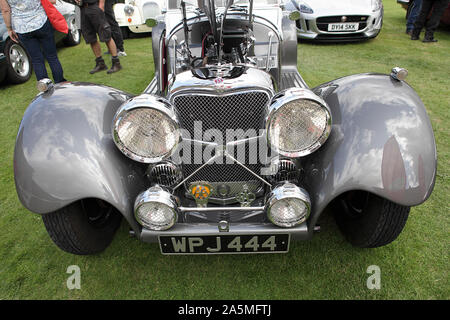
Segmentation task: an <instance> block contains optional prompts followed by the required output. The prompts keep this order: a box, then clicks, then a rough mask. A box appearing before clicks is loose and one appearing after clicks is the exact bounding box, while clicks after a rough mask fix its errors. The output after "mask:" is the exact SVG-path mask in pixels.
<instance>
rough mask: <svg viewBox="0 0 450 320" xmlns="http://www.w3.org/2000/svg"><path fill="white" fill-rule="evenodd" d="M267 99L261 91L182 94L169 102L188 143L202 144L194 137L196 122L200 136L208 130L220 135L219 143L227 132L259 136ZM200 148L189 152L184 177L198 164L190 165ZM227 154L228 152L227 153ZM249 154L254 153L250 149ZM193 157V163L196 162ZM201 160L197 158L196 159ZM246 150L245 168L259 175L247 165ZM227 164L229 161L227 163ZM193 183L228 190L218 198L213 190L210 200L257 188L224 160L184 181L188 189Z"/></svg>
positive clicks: (250, 177)
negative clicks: (221, 186) (220, 186)
mask: <svg viewBox="0 0 450 320" xmlns="http://www.w3.org/2000/svg"><path fill="white" fill-rule="evenodd" d="M269 99H270V97H269V95H268V94H267V93H266V92H264V91H248V92H237V93H234V94H227V95H209V94H203V95H202V94H198V93H196V94H191V95H188V94H183V95H177V96H176V97H175V98H173V103H174V105H175V107H176V109H177V111H178V113H179V115H180V120H181V125H182V127H183V129H186V130H187V131H188V132H189V133H190V135H191V138H192V139H195V140H203V137H196V136H194V122H196V121H200V122H201V124H202V133H203V132H205V131H206V130H209V129H216V130H218V131H220V132H221V133H222V137H223V143H224V144H225V143H226V142H228V141H226V139H227V137H226V133H227V129H242V131H241V133H245V132H246V131H247V130H249V129H253V130H255V132H256V133H257V134H259V129H260V128H262V117H263V114H264V109H265V106H266V105H267V103H268V102H269ZM245 137H246V136H244V135H243V134H241V135H239V134H236V137H235V140H238V139H242V138H245ZM203 150H204V149H202V148H194V145H192V149H191V163H190V164H183V171H184V176H185V177H186V176H188V175H190V174H192V173H193V172H194V171H195V170H197V169H198V168H199V167H200V166H201V165H202V164H198V163H196V164H194V163H195V162H194V158H195V152H197V153H198V152H202V154H203ZM237 150H238V148H235V150H234V151H235V154H234V156H235V157H236V156H237V153H236V152H237ZM228 151H229V152H230V153H231V151H232V149H228ZM252 152H254V150H253V149H252ZM198 158H199V157H198V155H197V159H198ZM200 158H201V157H200ZM249 159H250V157H249V148H248V145H246V146H245V165H246V166H247V167H248V168H249V169H250V170H252V171H253V172H255V173H257V174H260V169H261V164H260V163H259V161H256V162H257V163H256V164H255V163H254V164H249V163H248V162H249ZM228 162H229V160H228ZM193 181H208V182H211V183H213V184H214V185H217V186H219V185H227V188H228V190H229V192H228V194H227V195H220V194H219V193H218V191H217V188H215V189H216V192H214V191H213V194H212V196H213V197H217V198H223V197H230V196H234V195H236V194H237V193H239V192H240V191H241V190H242V186H243V185H244V184H246V183H247V186H248V187H249V189H250V190H252V191H256V189H258V188H259V187H260V186H261V182H260V181H259V180H258V179H257V178H256V177H255V176H254V175H252V174H251V173H250V172H248V171H247V170H245V169H244V168H242V167H241V166H240V165H238V164H236V163H233V164H229V163H228V164H227V160H226V158H223V159H222V162H221V163H212V164H208V165H206V166H205V167H204V168H202V169H201V170H200V171H199V172H197V173H196V174H195V175H194V176H193V177H191V178H190V179H189V180H188V181H187V185H189V184H190V183H191V182H193Z"/></svg>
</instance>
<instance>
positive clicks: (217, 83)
mask: <svg viewBox="0 0 450 320" xmlns="http://www.w3.org/2000/svg"><path fill="white" fill-rule="evenodd" d="M214 83H215V84H216V85H217V86H220V85H222V84H223V78H221V77H218V78H215V79H214Z"/></svg>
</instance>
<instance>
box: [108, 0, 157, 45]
mask: <svg viewBox="0 0 450 320" xmlns="http://www.w3.org/2000/svg"><path fill="white" fill-rule="evenodd" d="M163 6H164V0H150V1H149V0H125V1H124V3H117V4H115V5H114V7H113V8H114V15H115V17H116V21H117V23H118V24H119V26H120V29H121V30H122V35H123V38H124V39H126V38H128V37H129V36H130V32H133V33H145V32H151V31H152V28H151V27H149V26H147V25H146V24H145V21H146V20H147V19H150V18H152V19H154V18H156V17H157V16H158V15H160V14H161V12H162V8H163Z"/></svg>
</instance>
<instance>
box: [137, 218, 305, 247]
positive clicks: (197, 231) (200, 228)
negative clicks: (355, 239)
mask: <svg viewBox="0 0 450 320" xmlns="http://www.w3.org/2000/svg"><path fill="white" fill-rule="evenodd" d="M223 234H224V233H221V232H219V230H218V228H217V223H177V224H175V225H174V226H173V227H172V228H171V229H169V230H166V231H152V230H148V229H145V228H143V229H142V231H141V233H140V235H139V238H140V240H142V241H144V242H149V243H154V242H158V237H159V236H160V235H161V236H195V235H217V236H220V235H223ZM226 234H228V235H244V234H254V235H258V234H290V235H291V239H292V240H308V239H310V238H311V236H312V232H311V233H310V232H309V229H308V226H307V223H306V222H305V223H302V224H300V225H298V226H296V227H293V228H280V227H277V226H275V225H273V224H272V223H235V224H233V223H230V230H229V231H228V232H227V233H226Z"/></svg>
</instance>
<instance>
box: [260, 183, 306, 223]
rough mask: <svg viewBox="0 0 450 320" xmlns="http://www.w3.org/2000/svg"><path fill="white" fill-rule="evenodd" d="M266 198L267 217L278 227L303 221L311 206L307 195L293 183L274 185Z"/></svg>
mask: <svg viewBox="0 0 450 320" xmlns="http://www.w3.org/2000/svg"><path fill="white" fill-rule="evenodd" d="M267 199H268V200H267V202H266V213H267V217H268V218H269V220H270V221H271V222H272V223H273V224H275V225H277V226H279V227H283V228H289V227H294V226H296V225H299V224H301V223H303V222H304V221H305V220H306V219H307V218H308V216H309V212H310V208H311V201H310V199H309V195H308V193H307V192H306V191H305V190H304V189H302V188H300V187H298V186H296V185H295V184H293V183H285V184H283V185H280V186H278V187H275V188H274V189H273V190H272V192H271V193H270V194H269V196H268V198H267Z"/></svg>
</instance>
